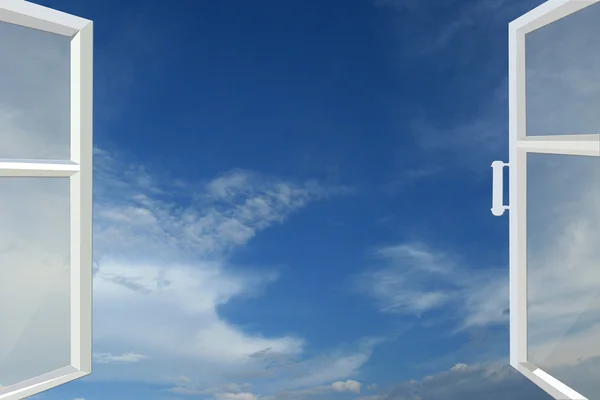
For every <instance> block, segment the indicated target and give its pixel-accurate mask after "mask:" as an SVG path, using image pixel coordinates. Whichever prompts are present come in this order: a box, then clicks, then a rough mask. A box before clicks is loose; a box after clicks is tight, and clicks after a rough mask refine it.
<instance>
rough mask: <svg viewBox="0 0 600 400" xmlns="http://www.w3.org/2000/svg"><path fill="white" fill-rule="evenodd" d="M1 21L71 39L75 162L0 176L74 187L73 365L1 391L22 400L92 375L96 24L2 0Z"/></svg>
mask: <svg viewBox="0 0 600 400" xmlns="http://www.w3.org/2000/svg"><path fill="white" fill-rule="evenodd" d="M0 21H2V22H8V23H12V24H15V25H21V26H25V27H28V28H33V29H37V30H41V31H46V32H51V33H55V34H59V35H62V36H66V37H68V38H70V39H71V64H70V65H71V78H70V93H71V105H70V107H71V109H70V122H71V126H70V160H61V161H55V160H15V159H0V177H48V178H51V177H63V178H65V177H68V178H69V183H70V263H71V265H70V267H71V270H70V271H71V272H70V274H71V276H70V278H71V289H70V296H71V299H70V303H71V307H70V311H71V326H70V331H71V365H70V366H66V367H64V368H60V369H58V370H55V371H51V372H49V373H46V374H43V375H41V376H37V377H32V378H31V379H28V380H26V381H23V382H20V383H18V384H15V385H12V386H8V387H5V388H2V389H0V400H18V399H24V398H26V397H29V396H33V395H35V394H38V393H40V392H42V391H45V390H48V389H51V388H54V387H56V386H59V385H62V384H64V383H67V382H70V381H73V380H75V379H78V378H81V377H83V376H86V375H89V374H90V373H91V372H92V158H93V137H92V134H93V22H92V21H90V20H87V19H84V18H80V17H76V16H74V15H70V14H66V13H63V12H61V11H57V10H53V9H51V8H47V7H43V6H40V5H37V4H33V3H30V2H27V1H23V0H0ZM0 56H2V55H0ZM0 134H2V133H1V132H0ZM15 301H17V300H16V299H15ZM1 323H3V322H2V321H0V324H1ZM0 378H1V377H0Z"/></svg>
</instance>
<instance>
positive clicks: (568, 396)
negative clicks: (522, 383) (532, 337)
mask: <svg viewBox="0 0 600 400" xmlns="http://www.w3.org/2000/svg"><path fill="white" fill-rule="evenodd" d="M517 369H518V370H519V372H520V373H522V374H523V375H525V376H526V377H527V378H528V379H529V380H531V381H532V382H533V383H535V384H536V385H537V386H539V387H540V388H542V389H543V390H544V391H545V392H546V393H548V394H549V395H550V396H552V397H554V398H555V399H565V400H587V397H585V396H583V395H581V394H579V393H578V392H576V391H575V390H573V389H571V388H570V387H569V386H567V385H565V384H564V383H562V382H561V381H559V380H558V379H556V378H554V377H553V376H551V375H550V374H548V373H547V372H545V371H544V370H542V369H541V368H538V367H536V366H535V365H533V364H532V363H530V362H521V363H519V367H518V368H517Z"/></svg>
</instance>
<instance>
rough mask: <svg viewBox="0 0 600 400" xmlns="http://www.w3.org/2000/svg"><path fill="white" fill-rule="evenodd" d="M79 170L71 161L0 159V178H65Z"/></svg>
mask: <svg viewBox="0 0 600 400" xmlns="http://www.w3.org/2000/svg"><path fill="white" fill-rule="evenodd" d="M79 169H80V166H79V164H77V163H75V162H73V161H56V160H47V161H44V160H13V159H0V177H26V178H38V177H39V178H66V177H70V176H71V175H73V174H75V173H77V172H79Z"/></svg>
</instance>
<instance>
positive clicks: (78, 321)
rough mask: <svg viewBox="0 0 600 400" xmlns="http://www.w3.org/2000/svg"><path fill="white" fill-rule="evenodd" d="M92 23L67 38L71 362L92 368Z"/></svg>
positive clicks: (79, 368) (89, 370)
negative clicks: (74, 167)
mask: <svg viewBox="0 0 600 400" xmlns="http://www.w3.org/2000/svg"><path fill="white" fill-rule="evenodd" d="M93 40H94V39H93V23H92V22H90V23H89V24H88V25H86V26H85V27H84V28H83V29H81V31H79V32H78V33H77V34H75V36H73V38H72V39H71V161H72V162H74V163H77V164H79V165H80V171H79V172H77V173H75V174H73V175H72V176H71V178H70V186H71V365H72V366H73V367H75V368H77V369H78V370H79V371H81V372H83V373H86V374H90V373H91V371H92V288H93V285H92V161H93V160H92V158H93Z"/></svg>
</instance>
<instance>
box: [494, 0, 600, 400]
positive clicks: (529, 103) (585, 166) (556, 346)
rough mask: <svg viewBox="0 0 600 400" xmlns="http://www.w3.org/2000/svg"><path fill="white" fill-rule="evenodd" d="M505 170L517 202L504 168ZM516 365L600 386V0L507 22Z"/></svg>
mask: <svg viewBox="0 0 600 400" xmlns="http://www.w3.org/2000/svg"><path fill="white" fill-rule="evenodd" d="M505 168H508V169H509V173H508V176H509V204H508V205H505V204H503V193H502V190H503V176H504V175H503V170H504V169H505ZM492 170H493V194H492V209H491V211H492V213H493V214H494V215H496V216H501V215H503V214H504V212H505V211H508V214H509V230H510V233H509V234H510V240H509V243H510V253H509V254H510V364H511V365H512V366H513V367H514V368H515V369H517V370H518V371H519V372H520V373H522V374H523V375H525V376H526V377H527V378H529V379H530V380H531V381H533V382H534V383H535V384H536V385H538V386H539V387H540V388H542V389H543V390H545V391H546V392H547V393H548V394H550V395H551V396H553V397H554V398H556V399H595V398H598V394H599V393H600V372H599V371H600V3H599V0H549V1H547V2H545V3H543V4H542V5H540V6H539V7H537V8H535V9H533V10H532V11H530V12H528V13H526V14H524V15H523V16H521V17H519V18H517V19H516V20H514V21H512V22H511V23H510V24H509V160H508V163H504V162H502V161H495V162H493V163H492Z"/></svg>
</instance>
